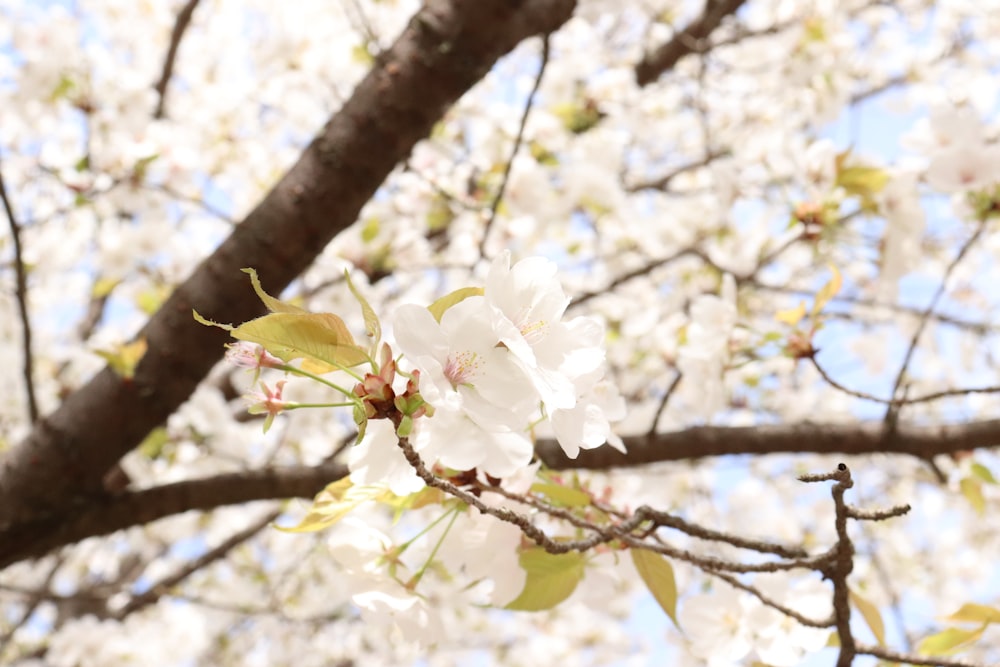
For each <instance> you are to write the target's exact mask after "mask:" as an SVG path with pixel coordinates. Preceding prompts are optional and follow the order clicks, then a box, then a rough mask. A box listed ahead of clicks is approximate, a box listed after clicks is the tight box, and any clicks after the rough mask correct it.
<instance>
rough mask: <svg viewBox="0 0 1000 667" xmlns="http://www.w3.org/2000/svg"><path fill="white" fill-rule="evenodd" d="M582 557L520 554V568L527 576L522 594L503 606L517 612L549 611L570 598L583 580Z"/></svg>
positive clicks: (539, 551)
mask: <svg viewBox="0 0 1000 667" xmlns="http://www.w3.org/2000/svg"><path fill="white" fill-rule="evenodd" d="M585 562H586V561H585V559H584V557H583V554H581V553H579V552H576V551H573V552H570V553H565V554H550V553H549V552H547V551H545V550H544V549H542V548H541V547H534V548H531V549H527V550H526V551H522V552H521V557H520V564H521V567H522V568H523V569H524V571H525V572H526V573H527V575H528V576H527V579H526V580H525V582H524V590H523V591H521V594H520V595H518V596H517V598H516V599H515V600H514V601H513V602H511V603H510V604H508V605H507V609H515V610H518V611H542V610H543V609H552V608H553V607H555V606H556V605H557V604H559V603H560V602H562V601H563V600H565V599H566V598H568V597H569V596H570V595H572V594H573V591H574V590H575V589H576V586H577V584H579V583H580V581H581V580H582V579H583V567H584V564H585Z"/></svg>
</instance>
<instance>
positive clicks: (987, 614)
mask: <svg viewBox="0 0 1000 667" xmlns="http://www.w3.org/2000/svg"><path fill="white" fill-rule="evenodd" d="M946 620H949V621H952V622H955V623H984V624H990V623H1000V609H997V608H996V607H989V606H987V605H984V604H975V603H973V602H967V603H966V604H963V605H962V608H961V609H959V610H958V611H956V612H955V613H954V614H952V615H951V616H948V617H947V619H946Z"/></svg>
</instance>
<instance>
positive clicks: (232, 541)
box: [114, 510, 281, 621]
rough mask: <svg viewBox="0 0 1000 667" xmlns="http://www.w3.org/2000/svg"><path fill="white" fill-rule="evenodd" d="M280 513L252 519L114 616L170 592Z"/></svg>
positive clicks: (137, 609) (123, 616)
mask: <svg viewBox="0 0 1000 667" xmlns="http://www.w3.org/2000/svg"><path fill="white" fill-rule="evenodd" d="M280 515H281V510H272V511H271V512H268V513H267V514H265V515H264V516H263V517H261V518H260V519H258V520H257V521H254V522H253V523H251V524H250V525H249V526H247V527H246V528H244V529H243V530H241V531H239V532H236V533H233V534H232V535H231V536H229V538H228V539H226V540H224V541H223V542H221V543H220V544H218V545H217V546H215V547H213V548H212V549H209V550H208V551H206V552H205V553H204V554H202V555H201V556H199V557H198V558H196V559H194V560H193V561H190V562H189V563H186V564H185V565H184V566H183V567H181V568H179V569H178V570H177V571H176V572H173V573H171V574H170V575H168V576H166V577H164V578H163V579H161V580H160V581H158V582H156V583H155V584H153V585H152V586H150V587H149V589H148V590H147V591H146V592H144V593H142V594H140V595H136V596H135V597H133V598H132V599H131V600H129V601H128V603H127V604H126V605H125V606H124V607H122V608H121V609H119V610H118V611H116V612H115V614H114V618H115V619H117V620H119V621H120V620H122V619H124V618H125V617H126V616H128V615H129V614H132V613H134V612H136V611H139V610H140V609H142V608H144V607H147V606H149V605H151V604H154V603H155V602H156V601H157V600H159V599H160V598H161V597H162V596H163V595H166V594H168V593H169V592H170V589H172V588H173V587H174V586H177V585H178V584H180V583H181V582H182V581H184V580H185V579H187V578H188V577H190V576H191V575H192V574H194V573H195V572H197V571H198V570H201V569H202V568H204V567H206V566H207V565H210V564H211V563H213V562H215V561H217V560H219V559H220V558H224V557H225V556H226V555H227V554H228V553H229V552H230V551H232V550H233V549H234V548H236V547H237V546H239V545H240V544H242V543H244V542H246V541H247V540H248V539H250V538H251V537H253V536H254V535H256V534H257V533H259V532H260V531H261V530H262V529H263V528H265V527H266V526H267V525H268V524H270V523H271V522H272V521H274V520H275V519H277V518H278V517H279V516H280Z"/></svg>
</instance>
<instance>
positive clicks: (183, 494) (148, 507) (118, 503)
mask: <svg viewBox="0 0 1000 667" xmlns="http://www.w3.org/2000/svg"><path fill="white" fill-rule="evenodd" d="M346 474H347V467H346V466H344V465H343V464H340V463H324V464H322V465H319V466H288V467H275V468H267V469H263V470H248V471H245V472H236V473H226V474H222V475H215V476H213V477H205V478H201V479H191V480H185V481H183V482H174V483H172V484H164V485H162V486H156V487H152V488H149V489H140V490H136V491H126V492H124V493H121V494H119V495H117V496H108V497H105V498H101V499H99V500H96V501H95V502H93V503H91V504H89V505H86V506H81V507H78V508H76V509H75V511H73V510H70V511H69V512H67V514H66V515H64V516H62V517H51V518H45V519H42V520H38V521H34V522H31V523H22V524H18V525H17V526H15V527H14V528H13V529H10V530H6V531H3V532H2V533H0V535H2V537H0V568H3V567H6V566H8V565H10V564H11V563H14V562H17V561H20V560H24V559H27V558H34V557H37V556H40V555H42V554H44V553H46V552H48V551H50V550H52V549H54V548H56V547H59V546H63V545H66V544H73V543H75V542H79V541H81V540H83V539H86V538H88V537H94V536H98V535H108V534H109V533H113V532H115V531H117V530H122V529H124V528H129V527H131V526H138V525H143V524H147V523H150V522H152V521H156V520H157V519H162V518H164V517H168V516H173V515H175V514H181V513H183V512H188V511H191V510H201V511H207V510H211V509H215V508H216V507H223V506H225V505H238V504H241V503H248V502H252V501H255V500H279V499H287V498H312V497H313V496H315V495H316V494H317V493H319V492H320V491H321V490H322V489H323V487H325V486H326V485H327V484H329V483H330V482H333V481H335V480H338V479H340V478H342V477H344V476H345V475H346Z"/></svg>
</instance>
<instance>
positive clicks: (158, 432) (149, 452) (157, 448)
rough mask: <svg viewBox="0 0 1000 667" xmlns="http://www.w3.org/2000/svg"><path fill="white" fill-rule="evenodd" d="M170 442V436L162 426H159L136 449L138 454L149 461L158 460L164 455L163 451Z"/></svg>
mask: <svg viewBox="0 0 1000 667" xmlns="http://www.w3.org/2000/svg"><path fill="white" fill-rule="evenodd" d="M169 442H170V434H169V433H168V432H167V429H165V428H164V427H162V426H157V427H156V428H154V429H153V430H152V431H150V432H149V435H147V436H146V437H145V438H143V441H142V442H141V443H139V446H138V447H136V449H137V450H138V452H139V453H140V454H142V455H143V456H145V457H146V458H148V459H158V458H160V456H161V455H162V454H163V449H164V447H166V445H167V443H169Z"/></svg>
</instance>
